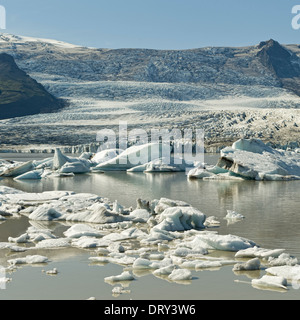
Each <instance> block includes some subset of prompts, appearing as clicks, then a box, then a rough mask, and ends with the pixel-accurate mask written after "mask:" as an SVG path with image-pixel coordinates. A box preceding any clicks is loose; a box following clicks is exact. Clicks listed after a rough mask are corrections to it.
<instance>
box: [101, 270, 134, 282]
mask: <svg viewBox="0 0 300 320" xmlns="http://www.w3.org/2000/svg"><path fill="white" fill-rule="evenodd" d="M132 280H135V278H134V277H133V275H132V274H131V273H130V272H129V271H124V272H123V273H121V274H120V275H117V276H110V277H106V278H104V281H105V282H119V281H132Z"/></svg>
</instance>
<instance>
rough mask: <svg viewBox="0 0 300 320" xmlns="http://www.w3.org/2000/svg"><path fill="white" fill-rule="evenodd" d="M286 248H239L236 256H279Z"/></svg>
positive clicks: (266, 257)
mask: <svg viewBox="0 0 300 320" xmlns="http://www.w3.org/2000/svg"><path fill="white" fill-rule="evenodd" d="M284 251H285V249H265V248H259V247H257V246H254V247H250V248H246V249H243V250H239V251H238V252H237V253H236V254H235V257H236V258H261V259H268V258H270V257H273V258H278V257H279V256H280V255H281V254H282V253H283V252H284Z"/></svg>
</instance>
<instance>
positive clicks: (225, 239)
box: [191, 232, 256, 251]
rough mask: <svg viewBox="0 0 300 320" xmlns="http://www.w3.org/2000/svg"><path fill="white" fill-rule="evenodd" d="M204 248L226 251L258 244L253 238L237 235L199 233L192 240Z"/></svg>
mask: <svg viewBox="0 0 300 320" xmlns="http://www.w3.org/2000/svg"><path fill="white" fill-rule="evenodd" d="M191 243H192V244H193V245H198V246H200V247H202V248H206V249H208V250H209V249H212V250H224V251H239V250H243V249H247V248H251V247H254V246H255V245H256V244H255V243H254V242H253V241H252V240H248V239H246V238H243V237H239V236H235V235H231V234H228V235H218V234H216V233H213V232H211V233H204V234H203V235H202V234H200V235H197V236H196V237H195V238H194V240H193V241H192V242H191Z"/></svg>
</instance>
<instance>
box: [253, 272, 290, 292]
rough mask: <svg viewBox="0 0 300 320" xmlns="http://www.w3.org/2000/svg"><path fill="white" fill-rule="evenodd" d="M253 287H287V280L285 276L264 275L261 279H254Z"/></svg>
mask: <svg viewBox="0 0 300 320" xmlns="http://www.w3.org/2000/svg"><path fill="white" fill-rule="evenodd" d="M251 284H252V286H253V287H257V288H265V289H284V290H286V289H287V287H286V286H287V281H286V279H285V278H284V277H280V276H278V277H277V276H269V275H264V276H262V277H261V278H260V279H252V280H251Z"/></svg>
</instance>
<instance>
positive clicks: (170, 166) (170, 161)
mask: <svg viewBox="0 0 300 320" xmlns="http://www.w3.org/2000/svg"><path fill="white" fill-rule="evenodd" d="M190 167H192V164H191V163H187V162H186V161H185V160H184V159H183V158H179V157H161V158H158V159H154V160H152V161H149V162H147V163H145V164H141V165H138V166H135V167H133V168H131V169H128V170H127V172H146V173H158V172H181V171H185V170H186V169H187V168H190Z"/></svg>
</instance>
